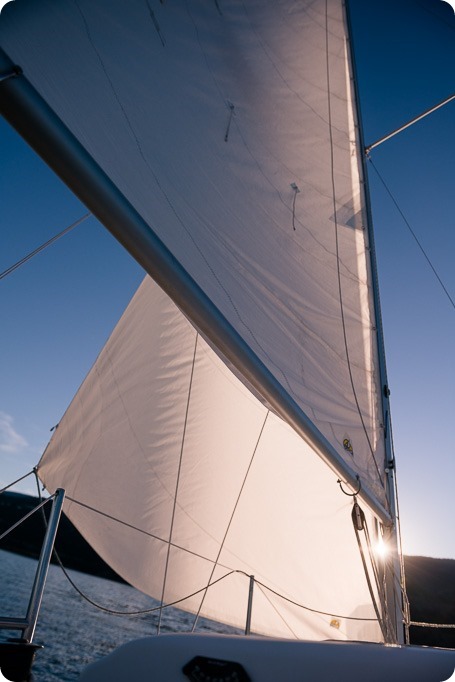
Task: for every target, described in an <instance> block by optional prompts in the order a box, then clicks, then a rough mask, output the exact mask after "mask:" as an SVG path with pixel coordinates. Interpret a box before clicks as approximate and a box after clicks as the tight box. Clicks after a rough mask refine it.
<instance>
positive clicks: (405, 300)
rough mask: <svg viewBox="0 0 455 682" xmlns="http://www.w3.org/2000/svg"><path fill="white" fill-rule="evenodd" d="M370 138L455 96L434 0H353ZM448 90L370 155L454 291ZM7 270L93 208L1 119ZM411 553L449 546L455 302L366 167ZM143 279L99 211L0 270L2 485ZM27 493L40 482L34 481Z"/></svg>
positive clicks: (453, 152) (454, 65) (443, 11)
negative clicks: (103, 223)
mask: <svg viewBox="0 0 455 682" xmlns="http://www.w3.org/2000/svg"><path fill="white" fill-rule="evenodd" d="M351 6H352V13H353V27H354V35H355V44H356V53H357V66H358V73H359V84H360V89H361V105H362V113H363V122H364V129H365V141H366V143H367V144H369V143H371V142H373V141H374V140H375V139H377V138H378V137H381V136H382V135H383V134H385V133H387V132H389V131H390V130H392V129H394V128H396V127H397V126H399V125H400V124H401V123H404V122H405V121H407V120H408V119H410V118H412V117H413V116H415V115H417V114H419V113H421V111H423V110H425V109H427V108H428V107H430V106H432V105H433V104H435V103H437V102H438V101H440V100H442V99H443V98H444V97H446V96H448V95H450V94H452V93H453V92H455V78H454V73H455V18H454V14H453V11H452V9H451V8H450V7H449V5H448V4H446V3H444V2H442V1H441V0H400V1H397V0H395V1H392V0H382V2H374V3H373V2H370V1H368V2H365V0H352V2H351ZM454 121H455V102H452V103H451V104H449V105H448V106H447V107H446V108H444V109H442V110H440V111H438V112H436V113H435V114H432V115H431V116H430V117H429V118H428V119H426V120H424V121H421V122H420V123H418V124H416V125H415V126H414V127H412V128H410V129H409V130H407V131H406V132H404V133H402V134H400V135H399V136H397V137H396V138H394V139H393V140H390V141H388V142H386V143H384V145H382V146H381V147H379V148H378V149H376V150H374V151H373V152H372V159H373V161H374V164H375V166H376V167H377V169H378V170H379V171H380V173H381V175H382V176H383V177H384V180H385V181H386V183H387V185H388V187H389V188H390V191H391V192H392V193H393V194H394V196H395V197H396V199H397V201H398V203H399V205H400V207H401V209H402V211H403V212H404V213H405V215H406V217H407V219H408V220H409V222H410V224H411V226H412V228H413V230H414V231H415V233H416V235H417V236H418V238H419V240H420V241H421V243H422V245H423V246H424V248H425V251H426V253H427V254H428V256H429V258H430V259H431V261H432V263H433V265H434V266H435V268H436V269H437V271H438V273H439V275H440V277H441V278H442V279H443V281H444V283H445V285H446V287H447V289H448V290H449V292H450V294H451V296H452V298H453V297H455V269H454V267H453V261H454V257H455V224H454V223H455V221H454V217H453V209H452V207H453V185H454V179H455V178H454V176H455V173H454V164H453V159H454V158H455V124H454ZM0 155H1V156H0V159H1V161H0V202H1V203H0V206H1V209H0V224H1V236H0V240H1V249H0V271H3V270H4V269H6V268H7V267H9V266H10V265H12V264H13V263H14V262H15V261H17V260H18V259H20V258H21V257H23V256H24V255H25V254H26V253H28V252H29V251H31V250H33V249H34V248H36V247H37V246H39V245H40V244H41V243H43V242H45V241H46V240H47V239H49V238H51V237H52V236H53V235H54V234H56V233H57V232H59V231H60V230H62V229H64V228H65V227H66V226H68V225H70V224H71V223H72V222H74V221H75V220H77V219H78V218H80V217H81V216H82V215H83V214H84V213H85V212H86V211H85V209H84V207H83V206H82V205H81V204H80V202H79V201H78V200H77V199H75V198H74V197H73V196H72V195H71V193H70V192H69V190H67V189H66V188H65V187H64V186H63V185H62V184H61V183H60V182H59V181H58V180H57V179H56V178H55V177H54V176H53V174H52V172H51V171H50V170H48V169H47V168H46V167H45V166H44V164H43V163H42V162H41V161H40V160H39V159H37V158H36V156H35V155H34V154H33V153H32V152H31V151H30V150H29V149H28V147H27V145H25V143H23V142H22V141H21V140H20V139H19V138H18V137H17V135H16V134H15V133H14V132H13V131H12V130H11V129H10V128H9V126H8V125H7V124H6V123H5V122H4V121H0ZM370 185H371V196H372V205H373V213H374V225H375V234H376V246H377V256H378V264H379V277H380V284H381V303H382V314H383V320H384V330H385V339H386V350H387V365H388V373H389V384H390V388H391V391H392V395H391V399H392V418H393V431H394V441H395V450H396V456H397V466H398V483H399V502H400V510H401V519H402V531H403V541H404V550H405V552H407V553H410V554H423V555H429V556H437V557H451V558H455V540H454V534H453V522H454V503H453V497H454V496H453V488H454V481H455V445H454V438H453V434H452V428H451V427H452V424H453V422H454V418H455V388H454V387H455V361H454V357H453V346H454V338H455V314H454V309H453V306H452V305H451V303H450V301H449V300H448V299H447V297H446V295H445V294H444V292H443V291H442V289H441V287H440V285H439V284H438V283H437V281H436V278H435V277H434V275H433V274H432V272H431V270H430V268H429V267H428V265H427V263H426V262H425V259H424V257H423V256H422V254H421V252H420V250H419V248H418V247H417V246H416V244H415V241H414V239H413V237H412V236H411V234H410V233H409V230H408V229H407V227H406V226H405V224H404V223H403V221H402V218H401V217H400V216H399V214H398V213H397V211H396V208H395V207H394V206H393V204H392V202H391V201H390V198H389V197H388V195H387V193H386V192H385V191H384V188H383V187H382V185H381V183H380V182H379V181H378V180H377V177H376V175H375V173H374V171H373V169H372V168H371V169H370ZM142 277H143V272H142V270H141V268H140V267H139V266H138V265H137V264H136V263H135V262H134V261H133V260H132V259H131V258H130V256H128V255H127V254H126V252H125V251H124V250H123V249H122V247H120V246H119V245H118V244H117V243H116V242H115V240H114V239H113V238H112V237H111V236H110V235H109V234H108V233H107V232H106V231H105V230H104V228H102V227H101V226H100V225H99V224H98V223H97V222H96V221H95V220H94V219H93V218H89V219H88V220H86V221H85V222H84V223H82V224H81V225H80V226H78V227H76V228H75V229H74V230H73V231H72V232H71V233H70V234H68V235H67V236H65V237H64V238H62V239H61V240H60V241H58V242H57V243H56V244H54V245H53V246H51V247H49V249H47V250H46V251H44V252H43V253H41V254H39V255H38V256H36V257H35V258H34V259H33V260H32V261H30V262H29V263H27V264H25V265H24V266H22V267H21V268H20V269H18V270H17V271H16V272H14V273H13V274H11V275H9V276H8V277H6V278H4V279H3V280H1V281H0V316H1V317H0V319H1V320H2V324H1V336H0V357H1V381H0V462H1V468H0V483H1V484H6V483H8V482H10V481H11V480H13V479H15V478H17V477H19V476H20V475H22V474H24V473H26V472H27V471H29V470H30V469H31V468H32V467H33V466H34V464H36V463H37V461H38V459H39V457H40V454H41V452H42V450H43V448H44V447H45V445H46V443H47V440H48V438H49V436H50V432H49V430H50V428H51V427H52V426H53V425H54V424H56V423H57V422H58V421H59V419H60V418H61V416H62V412H63V411H64V410H65V408H66V406H67V405H68V403H69V402H70V400H71V399H72V397H73V395H74V393H75V391H76V390H77V388H78V386H79V384H80V383H81V381H82V379H83V378H84V376H85V374H86V373H87V372H88V370H89V369H90V367H91V365H92V363H93V361H94V360H95V358H96V355H97V354H98V352H99V351H100V349H101V347H102V345H103V343H104V342H105V340H106V339H107V337H108V335H109V333H110V331H111V330H112V328H113V326H114V325H115V323H116V321H117V320H118V318H119V317H120V315H121V313H122V311H123V309H124V308H125V306H126V305H127V303H128V301H129V299H130V298H131V296H132V294H133V293H134V291H135V289H136V287H137V286H138V284H139V282H140V281H141V279H142ZM19 490H22V491H24V492H34V489H33V482H32V480H31V479H28V480H27V481H26V482H24V483H23V484H22V485H21V486H20V487H19Z"/></svg>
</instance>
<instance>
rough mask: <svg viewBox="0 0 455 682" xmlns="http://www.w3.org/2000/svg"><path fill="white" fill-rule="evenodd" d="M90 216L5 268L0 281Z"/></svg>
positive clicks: (88, 215)
mask: <svg viewBox="0 0 455 682" xmlns="http://www.w3.org/2000/svg"><path fill="white" fill-rule="evenodd" d="M91 215H92V214H91V213H86V214H85V215H83V216H82V218H79V219H78V220H76V221H75V222H74V223H72V224H71V225H69V226H68V227H65V229H64V230H62V231H61V232H59V233H58V234H56V235H54V236H53V237H52V238H51V239H49V240H48V241H47V242H45V243H44V244H41V246H38V248H37V249H35V250H34V251H31V252H30V253H29V254H27V255H26V256H24V257H23V258H21V259H20V260H18V261H17V263H14V265H11V266H10V267H9V268H7V269H6V270H4V271H3V272H2V273H0V280H1V279H3V278H4V277H6V276H7V275H10V274H11V273H12V272H14V271H15V270H17V268H19V267H20V266H21V265H23V264H24V263H26V262H27V261H29V260H31V259H32V258H33V256H36V255H37V254H38V253H40V251H43V250H44V249H45V248H47V247H48V246H50V245H51V244H53V243H54V242H56V241H57V239H60V237H63V236H64V235H65V234H67V233H68V232H69V231H70V230H72V229H73V228H74V227H77V226H78V225H80V224H81V223H82V222H84V220H87V218H89V217H90V216H91Z"/></svg>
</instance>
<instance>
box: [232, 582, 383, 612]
mask: <svg viewBox="0 0 455 682" xmlns="http://www.w3.org/2000/svg"><path fill="white" fill-rule="evenodd" d="M237 572H239V571H237ZM242 573H243V571H242ZM245 575H246V574H245ZM248 577H249V576H248ZM254 582H255V583H257V584H258V585H259V586H260V587H263V588H264V589H265V590H267V591H268V592H271V593H272V594H274V595H276V596H277V597H279V598H280V599H283V600H284V601H287V602H288V603H289V604H292V605H293V606H297V607H298V608H299V609H303V610H304V611H309V612H310V613H317V614H318V615H321V616H329V617H331V618H339V619H340V620H361V621H362V622H365V621H366V622H373V623H374V622H375V621H376V618H358V617H356V616H340V615H338V614H336V613H329V612H328V611H319V610H318V609H312V608H310V607H309V606H304V605H303V604H299V603H298V602H296V601H293V600H292V599H289V597H285V596H284V595H283V594H280V593H279V592H276V591H275V590H273V589H272V588H271V587H268V586H267V585H264V583H261V582H260V581H259V580H256V579H255V581H254Z"/></svg>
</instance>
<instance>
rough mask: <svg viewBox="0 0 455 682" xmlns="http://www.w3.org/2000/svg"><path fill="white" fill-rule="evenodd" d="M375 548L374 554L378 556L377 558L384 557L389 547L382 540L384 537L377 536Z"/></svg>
mask: <svg viewBox="0 0 455 682" xmlns="http://www.w3.org/2000/svg"><path fill="white" fill-rule="evenodd" d="M375 550H376V555H377V556H378V557H379V559H385V558H386V556H387V554H388V552H389V548H388V547H387V544H386V543H385V542H384V538H382V537H381V536H379V537H378V541H377V543H376V547H375Z"/></svg>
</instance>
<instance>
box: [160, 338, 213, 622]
mask: <svg viewBox="0 0 455 682" xmlns="http://www.w3.org/2000/svg"><path fill="white" fill-rule="evenodd" d="M198 339H199V334H198V333H196V340H195V342H194V352H193V362H192V364H191V372H190V380H189V386H188V398H187V401H186V411H185V421H184V424H183V432H182V442H181V444H180V456H179V465H178V470H177V478H176V482H175V493H174V505H173V507H172V517H171V527H170V529H169V542H168V543H167V553H166V564H165V567H164V577H163V589H162V592H161V604H162V605H163V603H164V593H165V591H166V580H167V572H168V568H169V556H170V553H171V542H172V533H173V530H174V520H175V510H176V508H177V495H178V491H179V483H180V473H181V470H182V460H183V449H184V447H185V436H186V428H187V425H188V413H189V410H190V402H191V390H192V388H193V378H194V368H195V365H196V354H197V342H198ZM212 575H213V572H212ZM210 579H211V577H210ZM161 615H162V610H160V613H159V617H158V623H157V625H156V634H157V635H159V634H160V627H161Z"/></svg>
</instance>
